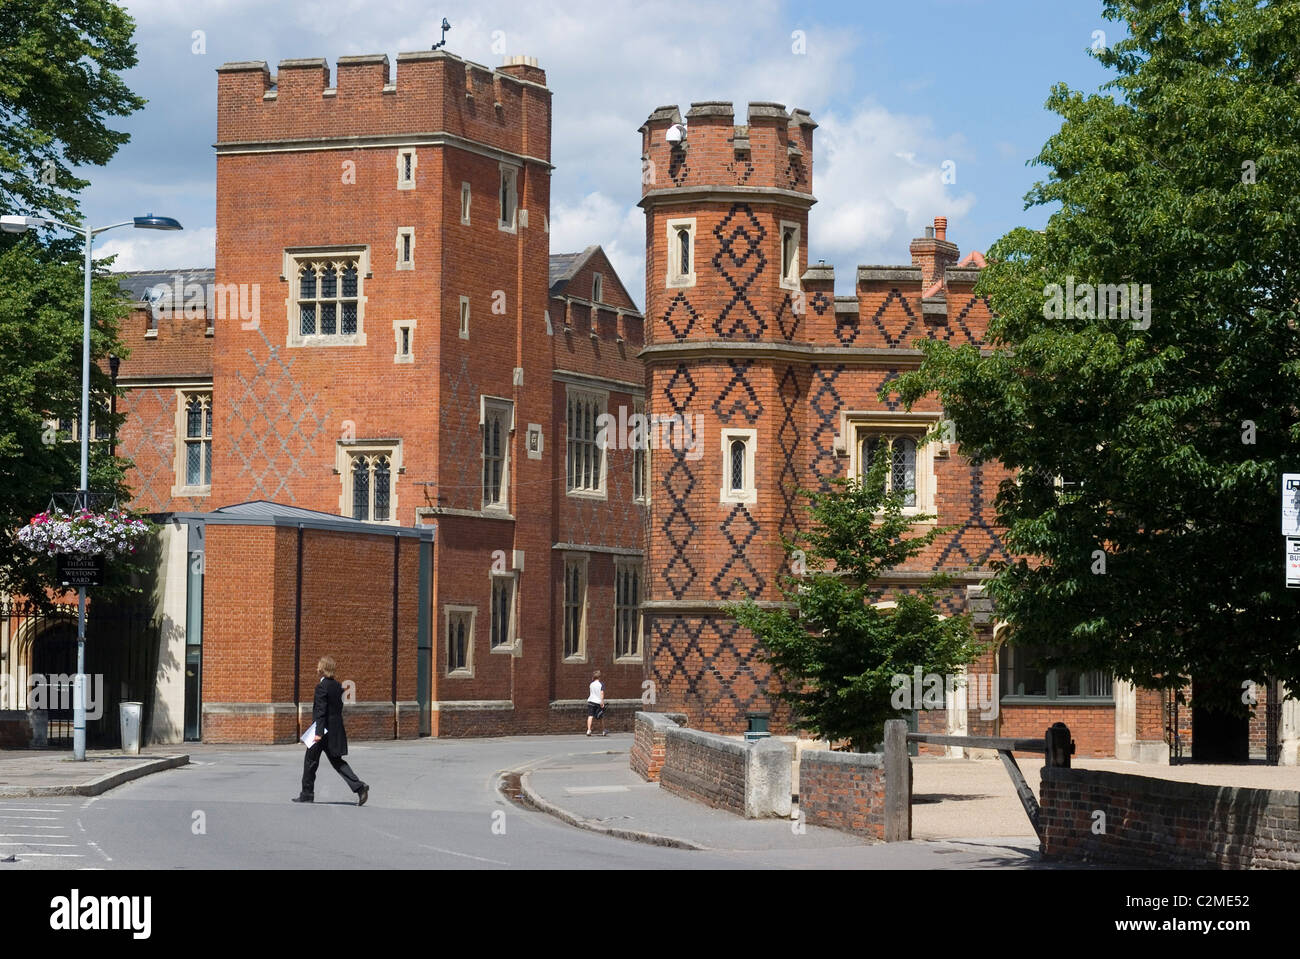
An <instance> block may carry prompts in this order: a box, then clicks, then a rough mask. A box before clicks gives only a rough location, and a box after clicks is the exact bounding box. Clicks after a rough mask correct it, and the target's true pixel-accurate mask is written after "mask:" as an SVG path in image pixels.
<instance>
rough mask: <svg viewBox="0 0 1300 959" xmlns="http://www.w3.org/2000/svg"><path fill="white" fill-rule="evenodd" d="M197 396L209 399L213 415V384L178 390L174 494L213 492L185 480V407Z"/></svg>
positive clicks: (92, 431)
mask: <svg viewBox="0 0 1300 959" xmlns="http://www.w3.org/2000/svg"><path fill="white" fill-rule="evenodd" d="M196 396H197V397H202V398H206V399H207V402H208V409H209V413H208V416H211V415H212V413H211V412H210V411H211V408H212V403H213V401H214V397H213V390H212V387H211V386H207V387H200V388H197V389H194V388H185V387H181V388H179V389H177V390H176V428H175V430H174V431H173V433H172V437H173V440H174V444H173V450H172V457H173V465H174V468H175V469H174V473H175V476H174V479H175V483H174V484H173V486H172V496H210V495H211V494H212V487H211V486H210V485H208V484H202V485H199V486H189V485H187V484H186V482H185V447H186V445H187V444H186V438H187V437H186V424H185V408H186V405H187V404H188V403H189V400H190V398H191V397H196ZM214 432H215V431H214ZM91 436H92V437H93V436H94V423H93V421H92V424H91ZM206 442H207V443H209V444H211V442H212V440H211V439H210V438H209V439H207V440H206ZM208 455H209V456H210V455H211V452H209V454H208Z"/></svg>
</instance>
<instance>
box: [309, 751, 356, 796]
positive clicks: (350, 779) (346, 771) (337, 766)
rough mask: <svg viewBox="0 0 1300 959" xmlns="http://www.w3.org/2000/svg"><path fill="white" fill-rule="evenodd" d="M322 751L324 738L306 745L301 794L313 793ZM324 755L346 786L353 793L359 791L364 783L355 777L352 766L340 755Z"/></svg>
mask: <svg viewBox="0 0 1300 959" xmlns="http://www.w3.org/2000/svg"><path fill="white" fill-rule="evenodd" d="M322 752H325V740H324V739H322V740H321V741H320V742H318V743H312V744H311V745H310V746H308V747H307V755H305V756H303V758H302V795H303V796H312V795H315V792H316V767H318V766H319V765H320V754H321V753H322ZM325 756H326V758H327V759H329V761H330V765H331V766H333V767H334V771H335V772H336V773H338V774H339V775H340V776H342V777H343V781H344V782H346V783H347V784H348V788H349V789H351V790H352V791H353V792H354V793H359V792H361V790H362V788H363V787H364V786H365V783H363V782H362V781H361V780H360V779H358V778H357V774H356V773H354V772H353V771H352V767H351V766H349V765H348V764H347V762H346V761H345V760H344V759H343V758H342V757H341V756H339V757H335V756H331V755H330V754H329V753H325Z"/></svg>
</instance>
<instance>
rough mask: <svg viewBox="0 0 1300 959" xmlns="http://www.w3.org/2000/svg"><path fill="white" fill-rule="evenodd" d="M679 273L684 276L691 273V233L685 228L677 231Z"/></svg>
mask: <svg viewBox="0 0 1300 959" xmlns="http://www.w3.org/2000/svg"><path fill="white" fill-rule="evenodd" d="M677 272H678V273H680V274H681V275H682V276H687V275H689V274H690V272H691V231H690V230H688V229H686V228H685V227H683V228H682V229H680V230H678V231H677Z"/></svg>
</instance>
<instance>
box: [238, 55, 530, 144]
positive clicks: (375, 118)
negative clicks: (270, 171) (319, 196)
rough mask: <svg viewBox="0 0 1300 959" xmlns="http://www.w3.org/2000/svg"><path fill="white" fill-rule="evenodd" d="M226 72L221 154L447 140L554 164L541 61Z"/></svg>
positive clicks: (435, 58)
mask: <svg viewBox="0 0 1300 959" xmlns="http://www.w3.org/2000/svg"><path fill="white" fill-rule="evenodd" d="M335 72H336V76H335V82H334V84H333V85H332V86H331V84H330V69H329V65H328V63H327V62H326V61H325V59H324V58H320V57H314V58H309V59H301V60H281V61H280V63H279V66H278V69H277V71H276V73H275V74H274V75H272V73H271V70H270V68H269V67H268V66H267V64H266V61H264V60H251V61H237V62H231V63H225V64H223V65H222V66H220V67H218V68H217V144H218V146H219V147H220V146H224V145H229V144H237V143H265V142H267V141H272V140H274V141H299V140H316V139H338V138H342V137H367V138H373V137H376V136H410V135H422V134H434V133H447V134H451V135H453V136H458V137H463V138H464V139H467V140H472V141H475V142H478V143H482V144H486V145H488V146H492V147H496V148H498V149H501V150H507V151H509V152H512V153H517V154H521V155H524V156H528V157H532V158H536V159H540V160H542V161H544V162H548V163H549V162H550V147H551V145H550V125H551V124H550V117H551V91H550V90H549V89H547V87H546V72H545V71H544V70H542V69H541V68H539V67H538V66H537V61H536V59H534V58H531V57H511V58H510V60H509V62H507V63H506V64H505V65H504V66H501V67H499V68H497V69H492V68H491V67H486V66H483V65H482V64H478V63H474V62H472V61H469V60H464V59H462V58H460V57H457V56H455V55H453V54H450V53H447V52H446V51H444V50H426V51H419V52H414V53H400V54H398V56H397V71H396V78H394V77H393V71H392V69H391V68H390V63H389V59H388V56H387V54H365V55H362V56H351V57H339V58H338V60H337V62H336V70H335Z"/></svg>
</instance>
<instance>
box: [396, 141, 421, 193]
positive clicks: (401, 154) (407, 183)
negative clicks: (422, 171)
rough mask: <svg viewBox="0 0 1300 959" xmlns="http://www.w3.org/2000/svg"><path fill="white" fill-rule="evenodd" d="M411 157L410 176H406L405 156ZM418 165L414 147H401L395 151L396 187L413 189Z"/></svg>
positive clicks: (418, 159)
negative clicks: (408, 177)
mask: <svg viewBox="0 0 1300 959" xmlns="http://www.w3.org/2000/svg"><path fill="white" fill-rule="evenodd" d="M408 156H409V157H410V158H411V178H410V179H409V180H408V179H407V178H406V157H408ZM419 166H420V156H419V154H418V153H417V152H416V150H415V147H402V148H400V149H399V150H398V151H397V189H399V190H414V189H415V171H416V169H418V167H419Z"/></svg>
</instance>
